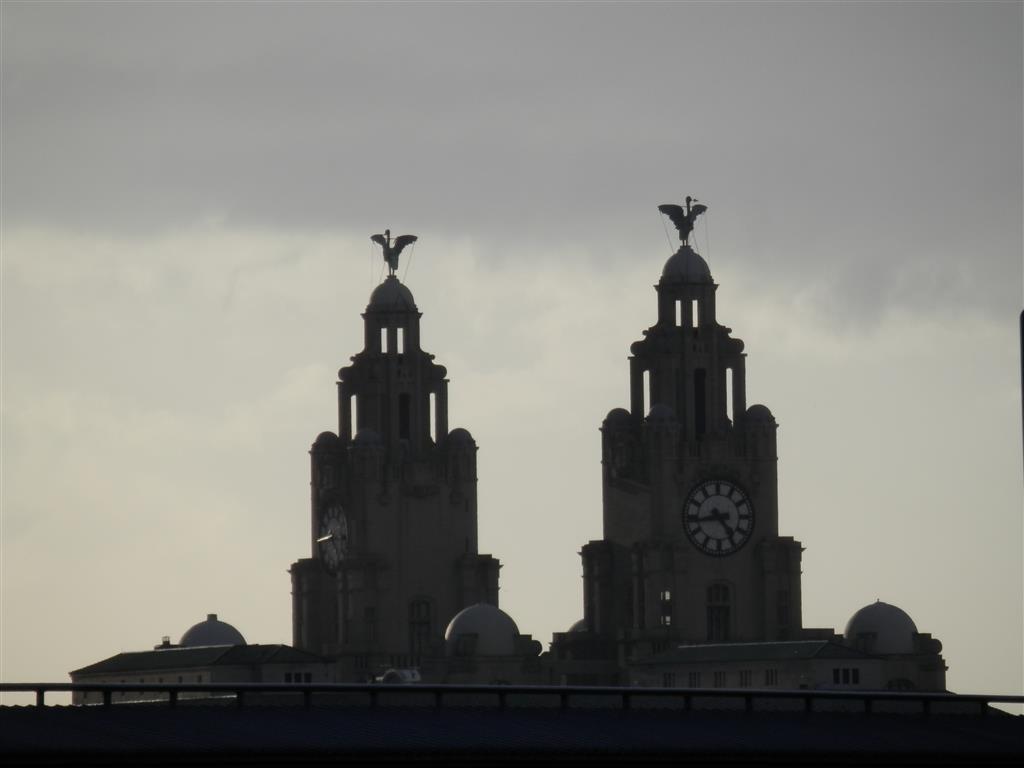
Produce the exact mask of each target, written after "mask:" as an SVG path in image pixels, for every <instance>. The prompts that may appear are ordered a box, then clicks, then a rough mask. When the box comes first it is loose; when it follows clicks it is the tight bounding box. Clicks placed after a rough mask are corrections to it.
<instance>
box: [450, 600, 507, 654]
mask: <svg viewBox="0 0 1024 768" xmlns="http://www.w3.org/2000/svg"><path fill="white" fill-rule="evenodd" d="M518 634H519V627H517V626H516V623H515V622H514V621H513V620H512V617H511V616H509V615H508V614H507V613H505V612H504V611H503V610H501V609H500V608H497V607H495V606H493V605H490V604H488V603H477V604H476V605H471V606H469V607H468V608H463V609H462V610H461V611H459V612H458V613H457V614H455V616H454V617H453V618H452V620H451V621H450V622H449V623H448V628H447V629H446V630H445V631H444V645H445V652H446V653H447V654H448V655H449V656H511V655H513V654H514V653H515V651H516V636H517V635H518Z"/></svg>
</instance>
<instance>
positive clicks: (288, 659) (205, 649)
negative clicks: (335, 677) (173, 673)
mask: <svg viewBox="0 0 1024 768" xmlns="http://www.w3.org/2000/svg"><path fill="white" fill-rule="evenodd" d="M320 662H323V659H321V658H320V657H319V656H315V655H314V654H312V653H307V652H306V651H300V650H299V649H297V648H292V647H291V646H290V645H206V646H199V647H192V648H181V647H176V648H159V649H156V650H152V651H130V652H128V653H119V654H117V655H116V656H111V657H110V658H109V659H104V660H103V661H97V662H96V663H95V664H90V665H89V666H87V667H82V668H81V669H76V670H74V671H73V672H72V673H71V674H72V675H116V674H118V673H122V672H124V673H128V672H157V671H161V670H175V669H192V668H195V667H209V666H236V665H246V664H316V663H320Z"/></svg>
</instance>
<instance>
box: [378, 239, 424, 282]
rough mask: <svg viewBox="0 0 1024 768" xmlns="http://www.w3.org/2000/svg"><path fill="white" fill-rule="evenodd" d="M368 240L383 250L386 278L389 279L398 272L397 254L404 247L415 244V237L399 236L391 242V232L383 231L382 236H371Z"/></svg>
mask: <svg viewBox="0 0 1024 768" xmlns="http://www.w3.org/2000/svg"><path fill="white" fill-rule="evenodd" d="M370 239H371V240H373V242H375V243H377V244H379V245H380V247H381V248H382V249H383V250H384V254H383V255H384V261H386V262H387V263H388V276H389V277H390V276H391V275H393V274H395V272H397V271H398V254H400V253H401V252H402V249H403V248H405V246H407V245H409V244H410V243H415V242H416V235H399V236H398V237H396V238H395V239H394V242H392V240H391V230H390V229H385V230H384V234H383V235H372V236H371V237H370Z"/></svg>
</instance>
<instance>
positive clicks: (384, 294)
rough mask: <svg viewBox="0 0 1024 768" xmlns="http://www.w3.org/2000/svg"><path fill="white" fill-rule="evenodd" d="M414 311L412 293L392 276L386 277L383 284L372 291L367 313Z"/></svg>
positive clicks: (414, 303)
mask: <svg viewBox="0 0 1024 768" xmlns="http://www.w3.org/2000/svg"><path fill="white" fill-rule="evenodd" d="M409 310H411V311H413V312H415V311H416V302H415V301H414V300H413V298H412V291H410V290H409V289H408V288H406V287H405V286H404V285H402V284H401V283H400V282H399V280H398V278H397V277H395V276H394V275H388V276H387V278H386V279H385V280H384V282H383V283H381V284H380V285H378V286H377V287H376V288H374V289H373V293H371V294H370V303H369V304H368V305H367V307H366V311H367V312H395V311H399V312H402V311H409Z"/></svg>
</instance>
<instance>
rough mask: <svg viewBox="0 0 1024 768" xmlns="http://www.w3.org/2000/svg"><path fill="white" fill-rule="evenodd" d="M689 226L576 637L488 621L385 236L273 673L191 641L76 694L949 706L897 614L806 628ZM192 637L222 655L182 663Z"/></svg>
mask: <svg viewBox="0 0 1024 768" xmlns="http://www.w3.org/2000/svg"><path fill="white" fill-rule="evenodd" d="M693 203H697V201H695V200H693V199H692V198H687V201H686V207H685V208H683V207H682V206H676V205H663V206H660V210H662V212H664V213H665V214H666V215H668V216H670V218H672V221H673V223H675V225H676V226H677V228H678V229H679V232H680V235H681V238H682V245H681V246H680V248H679V250H678V251H677V252H676V253H675V254H673V255H672V256H671V257H670V258H669V259H668V261H667V262H666V264H665V266H664V269H663V270H662V274H661V279H660V280H659V282H658V284H657V286H655V288H656V291H657V321H656V322H655V324H654V325H652V326H651V327H650V328H648V329H647V330H645V331H644V332H643V338H642V339H640V340H639V341H637V342H635V343H634V344H633V345H632V347H631V350H630V351H631V354H630V358H629V366H630V400H629V408H628V409H625V408H615V409H613V410H612V411H610V412H609V413H608V415H607V417H606V418H605V420H604V422H603V424H602V426H601V442H602V466H603V475H602V477H603V479H602V485H603V534H604V535H603V537H602V538H601V539H600V540H597V541H591V542H589V543H588V544H587V545H586V546H584V547H583V549H582V552H581V553H580V554H581V555H582V559H583V595H584V600H583V618H582V619H581V620H580V621H578V622H576V623H575V624H573V625H572V627H571V628H570V629H569V631H567V632H561V633H556V634H555V636H554V638H553V642H552V644H551V650H550V652H549V653H547V654H543V655H541V647H540V644H539V643H538V642H537V641H535V640H533V638H532V637H531V636H530V635H525V634H521V633H520V631H519V628H518V626H517V625H516V623H515V621H514V620H513V619H512V618H511V617H510V616H508V615H507V614H505V613H504V612H503V611H501V610H500V608H499V607H498V572H499V569H500V564H499V562H498V560H497V559H495V558H494V557H492V556H490V555H486V554H479V552H478V550H477V494H476V485H477V477H476V450H477V447H476V443H475V442H474V440H473V437H472V435H471V434H470V433H469V432H468V431H466V430H465V429H453V430H449V429H448V380H447V378H446V376H447V372H446V370H445V368H444V367H443V366H440V365H437V364H436V363H434V359H433V355H430V354H428V353H427V352H424V351H423V349H422V348H421V346H420V317H421V315H420V312H419V310H418V309H417V307H416V303H415V301H414V300H413V296H412V293H411V292H410V291H409V289H408V288H407V287H406V286H405V285H403V284H402V283H401V282H400V281H399V280H398V278H397V277H396V276H395V274H394V272H395V270H396V269H397V266H398V258H399V254H400V252H401V251H402V249H403V248H405V247H407V246H409V245H411V244H412V243H414V242H415V241H416V238H415V237H414V236H412V235H402V236H399V237H397V238H395V239H392V238H391V234H390V231H385V233H384V234H383V235H375V236H374V237H373V240H374V241H375V242H377V243H378V244H380V245H381V246H382V248H383V250H384V257H385V260H386V262H387V264H388V267H389V275H388V277H387V278H386V279H385V280H384V281H383V282H382V283H381V284H380V285H378V286H377V288H376V289H374V291H373V293H372V294H371V296H370V301H369V304H368V305H367V307H366V311H365V312H364V313H363V322H364V340H363V349H362V351H361V352H359V353H358V354H356V355H355V356H354V357H352V359H351V360H352V364H351V365H348V366H346V367H344V368H342V369H341V370H340V371H339V372H338V382H337V387H338V431H337V432H336V433H335V432H323V433H322V434H320V435H319V436H318V437H317V438H316V441H315V442H314V443H313V447H312V450H311V451H310V456H311V483H310V492H311V505H310V506H311V518H310V556H309V557H308V558H304V559H301V560H298V561H297V562H295V563H294V564H293V565H292V567H291V569H290V573H291V578H292V597H293V602H292V622H293V625H292V626H293V642H294V646H295V647H294V648H288V647H287V646H272V647H273V648H278V649H280V650H278V651H275V652H274V653H272V654H271V655H269V656H268V655H265V654H263V652H262V651H257V650H254V649H259V648H267V646H246V645H245V644H244V640H242V639H241V636H240V635H239V636H238V637H237V638H233V639H232V638H230V637H228V635H229V634H230V633H228V632H227V630H226V629H224V628H225V627H228V625H222V623H215V624H212V625H210V626H205V625H197V627H195V628H193V630H190V631H189V632H188V633H186V636H185V638H183V640H182V646H185V648H184V649H177V648H174V647H172V646H169V644H168V645H166V646H163V647H160V648H158V649H156V650H154V651H152V652H145V653H144V654H120V655H119V656H116V657H113V658H112V659H108V660H107V661H105V662H100V663H99V664H96V665H92V666H91V667H86V668H84V669H81V670H77V671H76V672H73V673H72V677H73V679H74V678H75V676H76V675H77V676H79V679H86V678H84V677H82V676H83V675H93V677H89V678H88V679H89V680H93V681H98V680H100V679H102V680H104V681H109V682H117V681H119V680H121V679H122V678H123V679H128V678H133V679H134V678H135V677H136V673H138V675H137V677H138V679H139V681H140V682H143V681H144V680H147V679H148V678H147V675H148V674H149V673H147V672H144V671H143V670H156V673H157V674H165V673H166V674H172V673H171V672H168V671H167V670H173V669H180V670H182V672H181V676H182V677H183V678H184V677H186V676H188V675H191V674H197V675H200V676H201V675H213V674H214V673H217V674H222V672H221V671H220V670H227V669H229V668H230V669H231V670H233V671H232V672H230V674H231V675H234V674H236V672H235V671H234V670H237V669H241V668H243V667H245V668H246V669H249V670H250V671H249V672H246V673H241V672H239V673H237V674H250V675H271V677H270V678H268V677H265V676H264V677H258V678H254V679H261V680H268V679H275V680H276V679H277V678H276V677H274V675H277V674H278V672H279V671H281V670H284V669H285V667H284V666H280V665H281V664H285V663H287V664H299V663H300V662H302V663H306V664H308V665H311V666H309V669H308V670H307V669H306V668H303V671H301V674H302V675H303V676H304V677H308V676H309V675H310V674H313V675H314V676H315V675H318V674H320V673H319V672H315V673H314V672H313V671H312V670H313V669H314V668H316V669H319V668H317V667H316V664H318V663H321V661H322V660H326V661H327V662H328V663H329V666H328V667H324V670H325V672H324V673H323V674H324V675H325V676H326V677H327V678H328V680H329V681H330V682H361V681H366V680H374V679H376V680H403V681H423V682H438V683H443V682H462V683H469V682H477V683H563V684H581V685H591V684H609V685H615V684H623V685H661V686H669V687H676V686H689V687H695V688H697V687H740V688H742V687H787V688H790V687H796V688H804V687H806V688H871V689H877V688H888V689H918V690H944V689H945V671H946V666H945V662H944V661H943V659H942V656H941V650H942V645H941V643H939V641H938V640H935V639H933V638H932V637H931V636H930V635H928V634H922V633H919V632H918V631H917V627H916V626H915V625H914V622H913V620H911V618H910V617H909V616H908V615H907V614H906V613H904V612H903V611H902V610H900V609H899V608H896V607H895V606H890V605H887V604H885V603H881V602H877V603H875V604H873V605H869V606H866V607H864V608H862V609H861V610H859V611H858V612H857V613H856V614H854V616H853V617H852V618H851V619H850V622H849V624H848V625H847V627H846V631H845V633H844V635H837V634H836V633H835V632H834V631H833V630H832V629H808V628H805V627H804V626H803V621H802V611H801V567H800V561H801V553H802V551H803V548H802V547H801V545H800V542H798V541H796V540H795V539H793V538H792V537H789V536H782V535H780V533H779V504H778V480H777V471H778V455H777V451H776V430H777V428H778V425H777V424H776V421H775V418H774V416H773V415H772V413H771V411H770V410H769V409H768V408H767V407H766V406H764V405H750V406H748V405H747V382H746V368H745V358H746V355H745V352H744V347H743V342H742V341H740V340H739V339H736V338H733V336H732V330H731V329H729V328H727V327H725V326H724V325H721V324H720V323H719V322H718V317H717V313H716V309H715V293H716V291H717V289H718V286H717V284H715V282H714V281H713V280H712V277H711V271H710V270H709V268H708V265H707V263H706V262H705V261H704V259H703V258H701V256H700V255H698V254H697V253H696V252H695V251H694V250H693V249H692V248H691V247H690V245H689V244H688V236H689V234H690V232H691V231H692V228H693V223H694V221H695V219H696V217H697V216H699V215H701V214H702V213H703V212H704V211H705V210H706V207H705V206H704V205H701V204H699V203H698V204H696V205H693ZM213 618H214V619H215V617H213ZM231 631H234V630H233V629H232V630H231ZM193 632H195V633H198V634H204V633H207V634H208V633H212V634H213V635H215V636H217V637H219V639H217V641H216V642H204V643H199V645H202V646H204V647H213V648H221V649H224V648H225V647H229V648H232V649H234V650H229V651H223V653H222V652H221V651H217V652H214V651H206V652H204V653H201V654H194V653H193V652H192V650H189V648H190V647H191V646H192V645H196V643H192V642H186V639H187V638H190V637H191V636H192V634H193ZM235 634H237V633H235ZM238 649H242V650H238ZM285 649H286V650H285ZM186 651H188V653H186ZM189 654H192V655H189ZM261 654H262V655H261ZM274 654H278V655H276V656H275V655H274ZM243 659H246V660H247V661H243ZM303 660H304V661H303ZM133 665H134V666H133ZM153 665H156V666H153ZM190 665H191V666H190ZM197 665H198V666H197ZM246 665H248V666H246ZM275 665H277V666H275ZM200 667H201V669H200ZM197 670H198V671H197ZM203 670H205V671H203ZM275 670H276V671H275ZM223 674H228V673H227V672H223ZM280 674H281V675H282V676H283V675H295V674H300V672H299V671H292V672H283V671H281V672H280ZM95 675H102V676H104V677H102V678H97V677H95ZM208 679H210V680H212V679H213V678H212V677H210V678H208ZM225 679H235V678H231V677H226V678H225ZM296 682H297V681H296Z"/></svg>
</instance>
